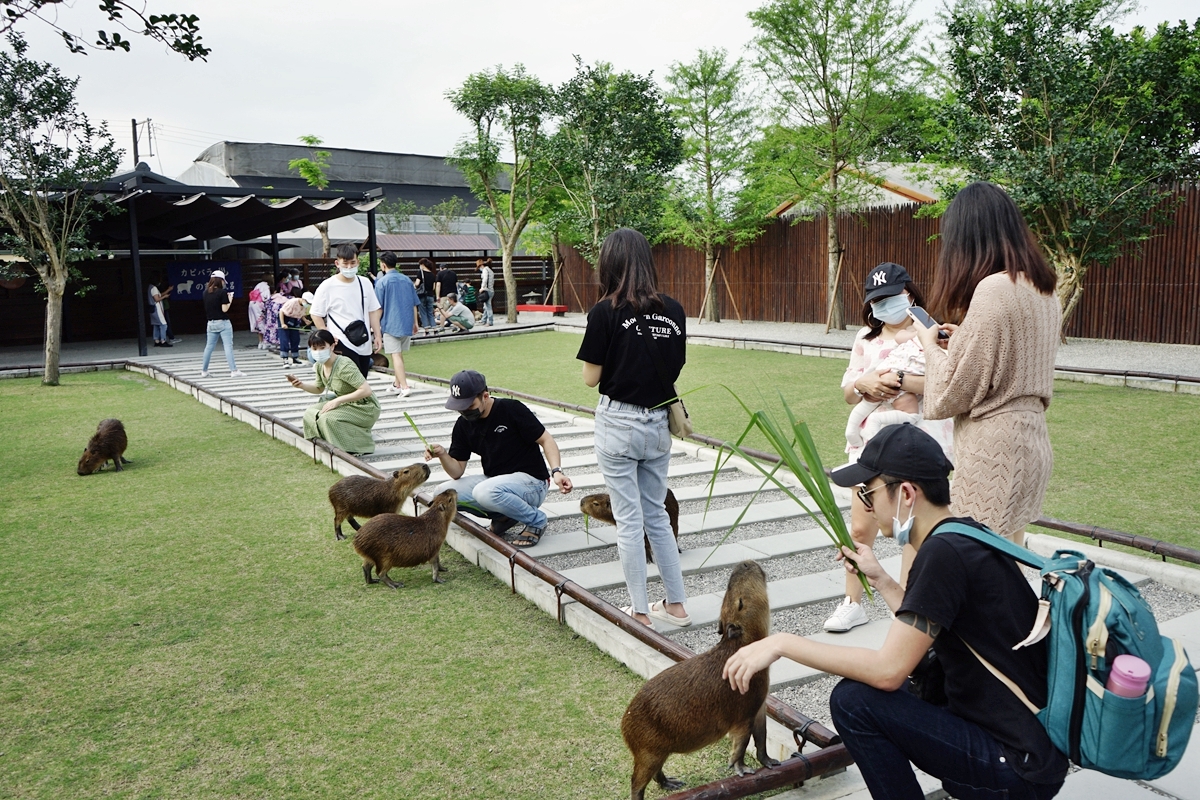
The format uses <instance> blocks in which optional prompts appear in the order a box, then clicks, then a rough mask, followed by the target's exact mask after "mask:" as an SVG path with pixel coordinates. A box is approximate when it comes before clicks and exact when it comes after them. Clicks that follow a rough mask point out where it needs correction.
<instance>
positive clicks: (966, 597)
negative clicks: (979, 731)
mask: <svg viewBox="0 0 1200 800" xmlns="http://www.w3.org/2000/svg"><path fill="white" fill-rule="evenodd" d="M949 521H951V520H945V521H943V522H942V523H939V525H938V527H940V526H941V525H942V524H945V522H949ZM953 521H954V522H962V523H965V524H967V525H970V526H972V527H975V528H980V529H983V526H982V525H980V524H979V523H978V522H975V521H974V520H972V519H969V518H960V519H955V520H953ZM934 531H935V532H936V531H937V527H935V528H934ZM1037 609H1038V598H1037V595H1036V594H1034V591H1033V589H1032V588H1031V587H1030V585H1029V582H1028V580H1026V578H1025V575H1024V573H1022V572H1021V569H1020V568H1019V567H1018V566H1017V562H1015V561H1013V560H1012V559H1011V558H1010V557H1008V556H1006V555H1004V554H1003V553H1000V552H997V551H995V550H993V549H991V548H990V547H988V546H987V545H985V544H982V543H980V542H977V541H975V540H974V539H969V538H967V537H966V536H960V535H958V534H955V533H941V534H936V535H934V534H933V533H931V534H930V535H929V536H928V537H927V538H926V539H925V541H924V542H922V543H921V549H920V550H918V551H917V556H916V558H915V559H914V560H913V564H912V568H911V570H910V571H909V573H908V587H907V589H906V590H905V593H904V601H903V602H902V603H901V604H900V608H899V609H898V610H897V612H896V613H897V614H901V613H904V612H906V611H911V612H912V613H914V614H917V615H919V616H922V617H926V618H927V619H930V620H932V621H933V622H936V623H937V624H938V625H941V626H942V631H941V633H939V634H938V637H937V639H935V640H934V643H933V649H934V652H935V653H936V654H937V657H938V660H939V661H941V662H942V666H943V667H944V668H945V671H946V696H947V697H948V698H949V700H950V704H949V709H950V711H951V712H952V713H953V714H955V715H956V716H959V717H961V718H962V719H965V720H967V721H969V722H973V723H975V724H976V725H978V726H979V727H981V728H983V729H984V730H985V731H987V732H988V733H990V734H991V735H992V736H993V737H995V739H996V741H997V742H999V743H1000V746H1001V749H1002V750H1003V751H1004V754H1005V756H1006V758H1007V759H1008V761H1009V763H1010V764H1011V765H1012V768H1013V770H1014V771H1015V772H1016V773H1017V774H1018V775H1020V776H1021V777H1022V778H1024V779H1025V780H1027V781H1029V782H1031V783H1042V784H1054V783H1059V782H1061V781H1062V780H1063V779H1064V777H1065V776H1066V773H1067V758H1066V756H1064V755H1063V754H1062V753H1061V752H1059V750H1057V749H1056V748H1055V747H1054V745H1053V744H1052V743H1051V742H1050V737H1049V736H1048V735H1047V733H1046V729H1045V728H1043V727H1042V724H1041V723H1040V722H1038V720H1037V718H1036V717H1035V716H1034V715H1033V714H1032V713H1030V711H1029V709H1027V708H1026V707H1025V705H1024V704H1023V703H1021V701H1020V700H1018V699H1017V697H1016V695H1014V694H1013V692H1012V690H1010V689H1009V688H1008V687H1007V686H1005V685H1004V684H1003V683H1001V682H1000V681H999V680H997V679H996V677H995V676H993V675H992V674H991V673H990V672H988V670H987V668H986V667H984V666H983V664H981V663H980V662H979V659H977V658H976V657H975V656H974V655H973V654H972V653H971V651H970V650H968V649H967V648H966V646H964V644H963V642H964V640H965V641H966V642H968V643H969V644H970V645H971V647H973V648H975V650H977V651H978V652H979V654H980V655H981V656H983V657H984V658H986V659H987V660H988V661H990V662H991V663H992V666H994V667H995V668H996V669H998V670H999V671H1000V672H1001V673H1002V674H1004V675H1006V676H1008V678H1009V679H1010V680H1012V681H1013V682H1015V683H1016V684H1017V685H1018V686H1019V687H1021V690H1022V691H1024V692H1025V695H1026V696H1027V697H1028V698H1029V700H1030V702H1032V703H1033V704H1034V705H1036V706H1038V707H1039V708H1041V707H1044V706H1045V705H1046V670H1047V650H1046V640H1044V639H1043V640H1042V641H1040V642H1038V643H1037V644H1034V645H1028V646H1026V647H1022V648H1021V649H1019V650H1013V649H1012V646H1013V645H1014V644H1016V643H1017V642H1020V641H1024V639H1025V638H1026V637H1027V636H1028V635H1029V631H1030V629H1032V628H1033V622H1034V618H1035V617H1036V616H1037ZM960 637H961V638H960Z"/></svg>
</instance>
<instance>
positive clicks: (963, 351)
mask: <svg viewBox="0 0 1200 800" xmlns="http://www.w3.org/2000/svg"><path fill="white" fill-rule="evenodd" d="M941 238H942V252H941V255H940V257H939V259H938V265H937V271H936V274H935V276H934V284H933V301H932V306H933V309H934V310H935V312H936V313H938V314H939V315H940V318H941V319H943V320H950V321H953V322H959V324H957V325H954V324H944V325H940V326H938V328H924V327H922V326H921V325H920V324H919V323H918V326H917V327H918V336H919V337H920V339H921V343H922V345H923V346H924V348H925V398H924V412H925V418H926V419H946V418H948V417H953V418H954V455H955V458H954V463H955V470H954V482H953V485H952V489H951V508H952V509H953V510H954V513H955V514H957V515H959V516H969V517H974V518H975V519H976V520H978V521H979V522H982V523H984V524H985V525H987V526H988V527H990V528H991V529H992V530H994V531H996V532H997V533H999V534H1001V535H1002V536H1004V537H1006V538H1008V539H1012V540H1013V541H1015V542H1016V543H1017V544H1021V543H1022V542H1023V541H1024V537H1025V533H1024V532H1025V526H1026V525H1028V524H1029V523H1030V522H1032V521H1033V520H1035V519H1037V518H1038V517H1039V516H1040V515H1041V510H1042V499H1043V498H1044V497H1045V495H1046V484H1048V483H1049V482H1050V470H1051V468H1052V467H1053V464H1054V454H1053V452H1052V451H1051V449H1050V437H1049V435H1048V433H1047V431H1046V407H1047V406H1049V405H1050V397H1051V394H1052V393H1053V391H1054V356H1055V353H1057V351H1058V342H1059V328H1060V324H1061V321H1062V314H1061V312H1060V310H1059V306H1058V300H1057V298H1056V297H1055V294H1054V286H1055V274H1054V270H1053V269H1051V268H1050V266H1049V265H1048V264H1047V263H1046V259H1045V257H1044V256H1043V255H1042V252H1041V250H1040V249H1039V248H1038V245H1037V241H1036V240H1035V239H1034V237H1033V233H1032V232H1031V231H1030V230H1029V226H1028V224H1026V222H1025V219H1024V218H1023V217H1022V216H1021V212H1020V211H1019V210H1018V209H1017V206H1016V204H1015V203H1014V202H1013V201H1012V198H1011V197H1009V196H1008V194H1006V193H1005V192H1004V190H1003V189H1001V188H999V187H998V186H995V185H993V184H990V183H984V182H979V183H972V184H970V185H969V186H967V187H965V188H963V189H962V190H961V191H960V192H959V193H958V194H957V195H956V196H955V198H954V201H953V202H952V203H951V204H950V207H949V208H947V209H946V213H945V214H944V215H943V216H942V224H941ZM939 329H940V330H944V331H946V332H947V333H948V334H949V336H950V338H949V339H948V340H946V339H941V340H939V339H938V338H937V331H938V330H939ZM936 345H940V347H938V346H936Z"/></svg>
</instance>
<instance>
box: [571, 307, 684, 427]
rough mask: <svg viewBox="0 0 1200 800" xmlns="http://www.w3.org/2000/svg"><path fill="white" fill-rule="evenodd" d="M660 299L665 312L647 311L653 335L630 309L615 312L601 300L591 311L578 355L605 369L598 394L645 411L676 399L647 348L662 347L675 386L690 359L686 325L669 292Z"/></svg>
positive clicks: (661, 352) (618, 309)
mask: <svg viewBox="0 0 1200 800" xmlns="http://www.w3.org/2000/svg"><path fill="white" fill-rule="evenodd" d="M659 297H661V298H662V300H663V308H662V310H660V311H649V312H647V313H646V318H647V319H648V320H649V322H650V333H651V336H650V337H646V336H643V335H642V333H643V331H642V328H644V327H645V323H644V322H643V321H642V318H641V315H639V314H638V313H637V312H636V311H635V310H634V309H633V308H632V307H630V306H625V305H623V306H620V307H619V308H616V309H614V308H613V307H612V303H610V302H609V301H608V300H601V301H600V302H599V303H597V304H596V305H594V306H592V310H591V311H589V312H588V318H587V330H586V331H585V332H584V334H583V344H582V345H580V347H579V353H578V354H577V355H576V356H575V357H576V358H577V359H579V360H580V361H586V362H587V363H589V364H599V365H600V366H601V367H602V369H601V371H600V394H604V395H608V396H609V397H611V398H612V399H613V400H618V401H620V402H622V403H632V404H634V405H638V406H644V407H646V408H654V407H655V406H657V405H659V404H661V403H665V402H666V401H667V400H670V399H671V398H672V397H674V396H675V394H674V392H672V391H671V390H670V387H669V386H664V385H663V381H662V379H661V377H660V376H659V373H658V369H657V368H656V367H655V363H654V358H653V356H651V354H650V350H649V347H650V346H651V345H653V346H654V347H657V348H658V352H659V354H660V355H661V356H662V363H663V367H664V369H665V370H666V373H667V375H666V377H667V380H668V382H669V383H671V384H674V383H675V380H676V379H677V378H678V377H679V372H680V370H682V369H683V365H684V362H685V361H686V360H687V355H686V354H687V321H686V318H685V317H684V314H683V306H681V305H679V303H678V302H676V301H675V300H673V299H672V298H670V297H667V296H666V295H665V294H662V295H659Z"/></svg>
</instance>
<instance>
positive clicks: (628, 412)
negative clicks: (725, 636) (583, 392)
mask: <svg viewBox="0 0 1200 800" xmlns="http://www.w3.org/2000/svg"><path fill="white" fill-rule="evenodd" d="M596 461H597V462H598V463H599V465H600V474H601V475H603V476H604V483H605V485H606V486H607V487H608V495H609V499H610V501H611V503H612V512H613V519H614V520H615V521H616V523H617V553H618V554H619V555H620V556H621V570H622V571H623V572H624V573H625V585H626V586H627V587H628V589H629V599H630V601H631V602H632V603H633V610H634V611H635V612H637V613H639V614H646V613H648V612H649V611H650V602H649V598H648V596H647V594H646V546H645V545H644V544H643V543H642V536H643V533H644V534H645V536H647V537H648V538H649V539H650V549H651V550H652V551H653V552H654V563H655V565H656V566H657V567H658V574H659V576H660V577H661V578H662V582H663V588H664V589H665V590H666V593H667V602H668V603H682V602H684V601H686V600H687V592H686V591H685V590H684V588H683V570H682V568H681V567H680V565H679V548H678V546H677V545H676V543H675V535H674V534H673V533H672V532H671V520H670V518H669V517H668V516H667V510H666V508H665V506H664V505H663V504H664V502H665V501H666V499H667V467H668V466H669V465H670V463H671V434H670V432H669V431H668V430H667V411H666V409H665V408H655V409H650V408H643V407H642V406H635V405H631V404H629V403H621V402H618V401H616V400H612V399H610V398H609V397H607V396H606V395H600V403H599V404H598V405H597V406H596Z"/></svg>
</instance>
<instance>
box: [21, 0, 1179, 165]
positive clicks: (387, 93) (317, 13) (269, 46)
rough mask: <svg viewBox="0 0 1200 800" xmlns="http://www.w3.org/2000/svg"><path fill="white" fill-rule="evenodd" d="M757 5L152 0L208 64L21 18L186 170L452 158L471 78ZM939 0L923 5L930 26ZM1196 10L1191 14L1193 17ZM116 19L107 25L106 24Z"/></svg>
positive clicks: (674, 53) (643, 47)
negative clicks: (307, 140) (280, 162)
mask: <svg viewBox="0 0 1200 800" xmlns="http://www.w3.org/2000/svg"><path fill="white" fill-rule="evenodd" d="M759 5H761V2H759V1H758V0H601V1H600V2H597V0H502V2H496V1H495V0H487V2H482V1H481V0H457V1H456V2H438V1H437V0H433V2H430V1H429V0H424V1H423V2H414V1H413V0H390V1H389V0H356V1H355V2H337V3H335V2H329V1H328V0H324V1H322V2H316V1H315V0H169V1H168V0H150V2H149V11H151V12H154V11H158V12H160V13H162V12H166V11H175V10H181V11H182V10H186V11H191V12H193V13H196V14H198V15H199V17H200V28H201V33H202V35H203V37H204V43H205V44H207V45H208V46H209V47H211V48H212V50H213V52H212V54H211V55H210V56H209V57H208V61H207V63H205V62H202V61H194V62H189V61H187V59H185V58H183V57H182V56H179V55H177V54H174V53H171V52H169V51H166V49H165V48H164V47H162V46H161V45H156V44H155V43H152V42H150V41H148V40H144V39H142V38H141V37H135V38H134V40H133V52H131V53H121V52H116V53H104V52H93V53H91V54H90V55H88V56H79V55H72V54H70V53H69V52H68V51H67V49H66V48H65V47H64V46H63V44H62V41H61V39H58V38H57V34H55V33H54V32H53V31H51V30H49V29H48V28H47V27H46V26H44V25H41V24H40V23H36V22H27V23H24V24H23V25H22V27H21V29H22V31H23V32H24V33H25V35H26V37H27V39H28V40H29V42H30V45H31V48H30V49H31V55H32V56H33V57H34V58H38V59H41V60H45V61H51V62H53V63H54V64H56V65H57V66H58V67H60V68H61V69H62V70H63V71H64V72H66V73H67V74H69V75H79V76H80V77H81V78H82V80H81V82H80V86H79V101H80V106H81V108H82V110H83V111H84V112H85V113H87V114H88V115H89V116H90V117H91V118H92V119H93V120H101V119H105V120H108V121H109V123H110V126H111V129H112V131H113V134H114V136H115V137H116V139H117V142H118V144H119V145H120V146H121V147H123V148H124V149H125V150H126V157H125V161H126V163H127V164H128V163H130V158H131V154H130V153H129V150H130V144H131V134H130V120H131V119H133V118H135V117H136V118H137V119H138V120H145V119H146V118H150V119H152V120H153V121H154V125H155V126H156V132H157V137H156V141H155V143H154V150H153V153H154V156H153V157H152V158H151V157H148V156H147V153H148V152H149V147H148V145H147V142H146V141H145V138H144V135H143V139H142V142H141V144H140V145H139V148H140V152H141V154H142V160H143V161H147V162H149V164H150V166H151V167H152V168H153V169H154V170H155V171H156V172H162V173H163V174H166V175H169V176H175V175H178V174H179V173H180V172H182V171H183V170H184V169H185V168H186V167H187V165H188V164H189V163H190V162H191V161H192V160H193V159H194V158H195V157H196V156H197V155H199V154H200V152H201V151H202V150H203V149H204V148H205V147H207V146H208V145H210V144H212V143H214V142H217V141H220V140H223V139H225V140H231V141H243V142H246V141H250V142H282V143H290V142H295V141H296V138H297V137H298V136H301V135H303V134H315V135H317V136H320V137H321V138H323V139H324V140H325V142H326V143H327V144H328V145H330V146H333V147H350V148H360V149H369V150H385V151H392V152H402V153H424V154H429V155H445V154H446V153H448V152H449V151H450V149H451V148H453V146H454V144H455V142H457V141H458V139H459V137H461V136H462V135H463V133H464V132H465V124H464V121H463V120H462V119H460V118H459V117H458V116H457V115H456V114H455V113H454V111H453V109H452V108H451V107H450V105H449V103H448V102H447V101H446V100H445V98H444V94H445V92H446V91H447V90H448V89H451V88H454V87H456V86H458V85H460V84H461V83H462V80H463V79H464V78H465V77H466V76H467V75H469V74H470V73H472V72H477V71H479V70H482V69H486V68H489V67H492V66H495V65H496V64H504V65H512V64H515V63H518V62H520V63H523V64H525V66H526V67H527V68H528V70H529V71H530V72H532V73H533V74H535V75H537V76H538V77H540V78H541V79H542V80H544V81H547V82H551V83H560V82H562V81H564V80H566V79H567V78H569V77H570V76H571V75H572V74H573V72H574V60H573V58H572V56H573V55H575V54H578V55H580V56H581V57H582V58H583V59H584V61H585V62H588V63H591V62H595V61H599V60H604V61H610V62H612V63H613V64H614V65H615V66H616V67H617V68H618V69H621V70H631V71H633V72H637V73H643V74H644V73H647V72H651V71H653V73H654V74H655V75H656V76H658V77H659V78H660V79H661V77H662V76H664V75H665V74H666V72H667V71H668V70H669V68H670V65H671V64H672V63H673V62H675V61H680V60H689V59H691V57H692V56H693V55H694V54H695V51H696V50H697V49H698V48H702V47H703V48H711V47H724V48H726V49H727V50H729V51H730V52H731V53H735V54H741V53H742V52H743V50H744V48H745V46H746V44H747V43H748V42H749V41H750V39H751V37H752V35H753V30H752V28H751V26H750V23H749V21H748V20H747V19H746V12H747V11H750V10H752V9H754V8H756V7H758V6H759ZM1185 5H1188V4H1187V3H1181V2H1180V0H1145V1H1144V3H1143V5H1142V7H1141V9H1140V10H1139V11H1138V12H1136V13H1135V14H1134V16H1133V17H1132V18H1131V19H1130V20H1129V22H1128V24H1127V25H1126V26H1123V27H1128V25H1131V24H1134V23H1137V24H1142V25H1146V26H1147V27H1153V26H1155V25H1157V23H1158V22H1160V21H1162V20H1167V19H1175V18H1177V17H1180V16H1181V15H1182V13H1183V8H1184V6H1185ZM94 6H95V4H94V3H93V2H90V0H76V3H75V4H74V7H73V8H67V9H63V10H62V11H61V12H60V14H59V23H60V24H61V25H62V26H63V27H65V28H68V29H70V30H72V31H75V32H79V33H82V32H83V31H85V30H86V31H90V33H89V34H88V36H87V37H86V38H88V40H89V41H91V40H93V39H94V38H95V35H94V31H95V30H96V29H97V28H99V27H101V25H102V24H103V15H101V14H99V13H98V12H96V11H95V10H94ZM940 7H941V0H916V5H915V7H914V12H913V13H914V16H915V17H917V18H927V19H930V20H932V18H933V16H934V15H935V12H936V10H937V9H938V8H940ZM1196 13H1197V12H1196V11H1195V10H1193V11H1192V15H1196ZM107 29H111V26H110V27H109V28H107Z"/></svg>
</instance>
